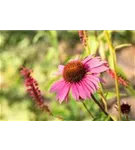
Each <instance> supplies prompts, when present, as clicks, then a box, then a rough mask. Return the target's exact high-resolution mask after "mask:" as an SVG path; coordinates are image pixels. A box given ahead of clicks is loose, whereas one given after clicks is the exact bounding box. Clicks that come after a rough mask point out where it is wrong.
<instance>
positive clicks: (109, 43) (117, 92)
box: [104, 31, 121, 120]
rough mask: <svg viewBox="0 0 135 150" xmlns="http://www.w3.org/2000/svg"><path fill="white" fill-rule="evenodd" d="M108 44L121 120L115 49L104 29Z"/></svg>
mask: <svg viewBox="0 0 135 150" xmlns="http://www.w3.org/2000/svg"><path fill="white" fill-rule="evenodd" d="M104 34H105V37H106V40H107V43H108V46H109V50H110V55H111V57H112V60H113V69H114V71H115V89H116V95H117V104H118V112H119V120H121V107H120V92H119V84H118V77H117V74H116V69H117V68H116V66H117V61H116V52H115V49H114V47H113V45H112V42H111V39H110V36H109V33H108V31H104Z"/></svg>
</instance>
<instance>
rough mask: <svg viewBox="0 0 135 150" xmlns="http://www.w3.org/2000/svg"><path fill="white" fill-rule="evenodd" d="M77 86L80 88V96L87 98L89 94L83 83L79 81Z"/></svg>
mask: <svg viewBox="0 0 135 150" xmlns="http://www.w3.org/2000/svg"><path fill="white" fill-rule="evenodd" d="M76 86H77V89H78V92H79V97H80V98H82V99H86V97H87V95H86V93H85V91H84V89H83V87H82V83H81V82H79V83H77V84H76Z"/></svg>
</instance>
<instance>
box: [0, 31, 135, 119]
mask: <svg viewBox="0 0 135 150" xmlns="http://www.w3.org/2000/svg"><path fill="white" fill-rule="evenodd" d="M111 34H112V41H113V44H114V46H118V45H121V44H135V31H113V32H112V33H111ZM89 36H90V39H89V41H90V48H91V51H92V53H96V54H97V55H101V57H102V59H105V58H106V59H108V57H109V56H108V53H107V49H108V47H107V44H106V41H105V39H104V35H103V32H102V31H89ZM83 52H84V48H83V45H82V44H81V43H80V39H79V37H78V32H77V31H0V111H1V112H0V120H57V119H56V118H54V117H51V116H48V114H46V113H44V112H42V111H41V110H40V109H38V108H37V107H36V106H35V103H34V101H32V99H31V97H29V96H28V94H27V92H26V90H25V87H24V84H23V78H22V76H21V75H20V67H21V66H26V67H28V68H30V69H32V70H33V71H34V73H33V76H34V78H35V79H36V80H37V81H38V83H39V86H40V89H41V91H42V92H43V94H44V96H45V98H46V103H48V105H49V107H50V109H51V110H52V112H53V113H54V114H55V115H59V116H62V117H63V118H65V120H91V119H90V118H89V115H88V114H87V111H86V110H85V109H84V107H83V105H82V103H79V102H76V101H75V100H73V99H72V96H70V98H69V99H70V100H69V103H68V104H65V103H62V104H61V105H60V104H59V103H58V102H57V101H56V100H55V94H52V93H49V89H50V86H51V84H52V83H53V82H54V81H55V80H56V77H55V76H54V75H53V73H55V72H56V71H57V66H58V65H59V64H65V63H66V62H67V61H68V60H69V59H72V58H75V57H76V55H78V54H82V53H83ZM83 55H84V56H85V54H83ZM111 95H112V96H114V95H113V94H110V95H109V96H111ZM86 104H87V106H88V107H89V109H91V111H92V112H93V113H94V114H95V115H97V116H99V117H100V116H101V115H102V114H101V113H99V111H98V107H97V106H96V105H94V104H93V101H86Z"/></svg>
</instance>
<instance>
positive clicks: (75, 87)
mask: <svg viewBox="0 0 135 150" xmlns="http://www.w3.org/2000/svg"><path fill="white" fill-rule="evenodd" d="M71 89H72V94H73V97H74V98H75V99H76V100H79V91H78V88H77V85H76V84H75V83H73V84H72V85H71Z"/></svg>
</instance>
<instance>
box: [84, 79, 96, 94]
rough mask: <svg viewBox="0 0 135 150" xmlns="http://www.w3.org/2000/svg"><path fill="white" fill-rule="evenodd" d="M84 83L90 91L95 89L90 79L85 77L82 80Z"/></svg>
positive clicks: (92, 91)
mask: <svg viewBox="0 0 135 150" xmlns="http://www.w3.org/2000/svg"><path fill="white" fill-rule="evenodd" d="M84 83H85V85H86V86H87V88H88V89H89V91H90V92H91V93H94V92H95V91H96V90H97V86H96V85H95V84H94V83H93V82H91V81H90V80H87V79H86V80H84Z"/></svg>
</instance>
